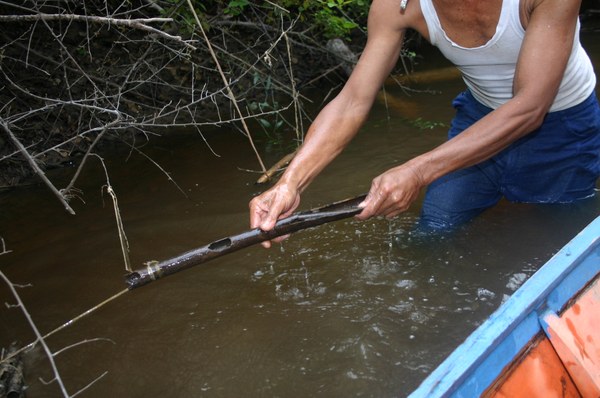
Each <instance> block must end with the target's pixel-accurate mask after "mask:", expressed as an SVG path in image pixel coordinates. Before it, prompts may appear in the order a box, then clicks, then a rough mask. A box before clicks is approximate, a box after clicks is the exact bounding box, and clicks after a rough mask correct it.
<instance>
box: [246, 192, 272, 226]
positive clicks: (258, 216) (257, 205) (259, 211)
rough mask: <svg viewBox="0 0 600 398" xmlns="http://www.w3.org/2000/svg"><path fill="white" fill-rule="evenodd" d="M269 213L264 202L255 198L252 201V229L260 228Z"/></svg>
mask: <svg viewBox="0 0 600 398" xmlns="http://www.w3.org/2000/svg"><path fill="white" fill-rule="evenodd" d="M267 213H268V208H266V206H265V205H264V202H263V201H262V200H259V199H256V198H255V199H253V200H252V201H250V228H258V227H259V226H260V224H261V223H262V221H263V219H264V217H265V215H266V214H267Z"/></svg>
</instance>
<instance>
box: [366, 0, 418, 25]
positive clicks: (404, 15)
mask: <svg viewBox="0 0 600 398" xmlns="http://www.w3.org/2000/svg"><path fill="white" fill-rule="evenodd" d="M400 1H401V0H373V2H372V4H371V8H370V11H369V26H368V27H369V33H372V32H376V31H380V30H384V31H388V32H397V33H404V31H406V30H407V29H414V30H417V31H419V32H420V33H423V30H424V29H423V27H425V26H426V25H425V20H424V19H423V14H422V12H421V6H420V0H409V1H408V2H407V7H406V9H405V10H401V9H400Z"/></svg>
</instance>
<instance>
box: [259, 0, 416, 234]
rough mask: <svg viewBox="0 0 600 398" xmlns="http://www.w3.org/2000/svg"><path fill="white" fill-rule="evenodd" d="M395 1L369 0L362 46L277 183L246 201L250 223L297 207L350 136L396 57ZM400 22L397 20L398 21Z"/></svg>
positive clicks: (271, 220) (263, 224) (400, 33)
mask: <svg viewBox="0 0 600 398" xmlns="http://www.w3.org/2000/svg"><path fill="white" fill-rule="evenodd" d="M399 14H400V12H399V6H398V3H397V1H396V0H375V1H374V2H373V4H372V6H371V9H370V12H369V22H368V30H369V37H368V40H367V45H366V47H365V49H364V51H363V53H362V55H361V57H360V59H359V61H358V63H357V65H356V67H355V69H354V71H353V73H352V75H351V76H350V78H349V79H348V82H347V83H346V84H345V86H344V88H343V89H342V91H341V92H340V94H339V95H337V96H336V98H335V99H334V100H332V101H331V102H330V103H329V104H328V105H327V106H326V107H325V108H323V110H322V111H321V112H320V113H319V115H318V116H317V118H316V119H315V121H314V122H313V123H312V125H311V126H310V128H309V130H308V132H307V135H306V139H305V142H304V144H303V145H302V147H301V148H300V150H299V152H298V154H297V155H296V156H295V158H294V160H293V161H292V162H291V163H290V165H289V166H288V168H287V170H286V172H285V173H284V174H283V176H282V177H281V179H280V180H279V182H278V183H277V184H276V185H275V186H274V187H273V188H271V189H270V190H268V191H267V192H265V193H263V194H262V195H260V196H257V197H256V198H254V199H253V200H252V202H250V224H251V226H252V227H260V228H262V229H263V230H269V229H271V228H273V226H274V224H275V222H276V221H277V219H278V218H281V217H285V216H287V215H289V214H291V212H292V211H293V210H294V209H295V208H296V207H297V206H298V203H299V195H300V193H302V192H303V191H304V189H306V187H307V186H308V185H309V184H310V182H311V181H312V180H313V179H314V178H315V177H316V176H317V175H318V174H319V172H321V171H322V170H323V169H324V168H325V166H327V164H329V163H330V162H331V161H332V160H333V159H334V158H335V157H336V156H337V155H338V154H339V153H340V152H341V151H342V149H343V148H344V147H345V146H346V145H347V144H348V142H350V140H351V139H352V138H353V137H354V136H355V135H356V133H357V132H358V130H359V128H360V127H361V125H362V124H363V123H364V122H365V120H366V119H367V116H368V113H369V111H370V109H371V106H372V104H373V101H374V99H375V96H376V94H377V92H378V91H379V90H380V88H381V86H382V84H383V81H384V80H385V78H386V77H387V76H388V74H389V73H390V71H391V69H392V68H393V67H394V65H395V64H396V62H397V59H398V56H399V54H400V50H401V46H402V40H403V37H404V29H405V27H404V26H401V25H400V24H399V21H402V19H403V18H404V16H400V17H399ZM400 23H401V22H400Z"/></svg>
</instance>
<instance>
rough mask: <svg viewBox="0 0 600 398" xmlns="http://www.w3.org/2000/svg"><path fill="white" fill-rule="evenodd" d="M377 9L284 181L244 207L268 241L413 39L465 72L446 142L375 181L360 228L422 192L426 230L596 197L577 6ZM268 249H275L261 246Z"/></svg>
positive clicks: (483, 2)
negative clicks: (498, 208) (505, 203)
mask: <svg viewBox="0 0 600 398" xmlns="http://www.w3.org/2000/svg"><path fill="white" fill-rule="evenodd" d="M400 1H401V0H374V1H373V3H372V6H371V9H370V12H369V21H368V32H369V36H368V40H367V44H366V47H365V49H364V51H363V54H362V56H361V57H360V59H359V61H358V63H357V65H356V67H355V69H354V71H353V73H352V75H351V76H350V78H349V79H348V82H347V83H346V85H345V86H344V88H343V89H342V91H341V92H340V94H339V95H338V96H337V97H336V98H335V99H334V100H333V101H331V102H330V103H329V104H328V105H327V106H326V107H325V108H323V110H322V111H321V112H320V113H319V115H318V116H317V118H316V119H315V121H314V122H313V124H312V125H311V126H310V128H309V130H308V133H307V135H306V140H305V142H304V144H303V145H302V147H301V148H300V150H299V152H298V154H297V155H296V157H295V159H294V160H293V161H292V162H291V163H290V165H289V166H288V168H287V170H286V172H285V173H284V174H283V175H282V177H281V179H280V180H279V181H278V182H277V184H276V185H274V186H273V187H272V188H271V189H269V190H268V191H266V192H265V193H263V194H261V195H259V196H257V197H256V198H254V199H253V200H252V201H251V202H250V224H251V226H252V227H260V228H261V229H263V230H269V229H271V228H272V227H273V226H274V224H275V222H276V221H277V219H278V218H283V217H286V216H289V215H290V214H291V213H292V212H293V211H294V210H295V209H296V208H297V206H298V204H299V202H300V194H301V192H302V191H303V190H304V189H305V188H306V187H307V186H308V184H309V183H310V182H311V181H312V180H313V179H314V178H315V177H316V176H317V174H318V173H319V172H320V171H321V170H323V168H324V167H325V166H326V165H327V164H328V163H329V162H330V161H331V160H332V159H333V158H334V157H335V156H336V155H338V154H339V153H340V152H341V151H342V149H343V148H344V147H345V146H346V145H347V144H348V142H349V141H350V140H351V139H352V137H353V136H354V135H355V134H356V133H357V131H358V130H359V128H360V126H361V125H362V123H363V122H364V121H365V119H366V118H367V115H368V113H369V110H370V108H371V106H372V104H373V102H374V99H375V96H376V94H377V92H378V90H379V88H380V87H381V86H382V84H383V82H384V79H385V78H386V76H387V75H388V74H389V73H390V71H391V69H392V68H393V67H394V66H395V64H396V62H397V59H398V56H399V54H400V50H401V47H402V42H403V38H404V35H405V31H406V30H407V29H408V28H412V29H414V30H416V31H418V32H419V33H420V34H421V35H422V36H423V37H424V38H426V39H427V40H429V41H430V42H431V43H432V44H434V45H435V46H437V47H439V48H440V50H441V51H442V53H443V54H444V55H445V56H446V57H447V58H448V59H450V60H451V61H452V62H453V63H454V64H456V66H457V67H458V68H459V69H460V70H461V71H462V73H463V77H464V80H465V83H466V84H467V88H468V90H467V91H466V92H465V93H463V94H461V95H459V96H458V97H457V98H456V99H455V101H454V102H453V105H454V107H455V108H456V112H457V113H456V117H455V119H454V120H453V122H452V125H451V128H450V132H449V140H448V141H447V142H446V143H444V144H442V145H440V146H438V147H437V148H435V149H433V150H431V151H429V152H427V153H425V154H423V155H420V156H417V157H415V158H413V159H411V160H409V161H408V162H406V163H404V164H402V165H399V166H397V167H394V168H392V169H390V170H388V171H386V172H385V173H383V174H381V175H380V176H378V177H377V178H375V179H374V180H373V182H372V184H371V188H370V191H369V193H368V195H367V198H366V199H365V201H364V202H363V203H362V204H361V206H362V207H364V209H363V210H362V212H361V213H360V214H359V215H358V216H357V217H358V218H359V219H367V218H369V217H373V216H385V217H394V216H396V215H398V214H399V213H401V212H403V211H405V210H406V209H407V208H408V207H409V205H410V204H411V203H412V202H413V201H414V200H415V199H416V197H417V196H418V193H419V191H420V190H421V189H422V188H424V187H426V186H428V190H427V194H426V197H425V201H424V203H423V210H422V216H421V219H422V221H421V222H422V223H423V224H424V225H427V226H431V227H433V228H447V227H452V226H455V225H458V224H460V223H463V222H465V221H466V220H468V219H470V218H472V217H473V216H474V215H476V214H478V213H479V212H481V211H483V210H484V209H486V208H488V207H490V206H493V205H494V204H496V203H497V202H498V200H499V199H500V198H501V197H502V196H505V197H506V198H507V199H509V200H512V201H519V202H534V203H557V202H561V203H562V202H572V201H575V200H579V199H583V198H586V197H589V196H591V195H593V194H594V192H595V184H596V180H597V178H598V176H599V175H600V109H599V107H598V103H597V100H596V97H595V93H594V88H595V82H596V79H595V75H594V72H593V68H592V64H591V62H590V60H589V57H588V56H587V55H586V54H585V52H584V50H583V49H582V48H581V45H580V43H579V22H578V12H579V7H580V1H575V0H462V1H460V2H457V1H455V0H411V1H409V2H408V4H407V7H406V8H405V9H401V8H400ZM264 245H265V246H266V247H268V246H270V242H266V243H265V244H264Z"/></svg>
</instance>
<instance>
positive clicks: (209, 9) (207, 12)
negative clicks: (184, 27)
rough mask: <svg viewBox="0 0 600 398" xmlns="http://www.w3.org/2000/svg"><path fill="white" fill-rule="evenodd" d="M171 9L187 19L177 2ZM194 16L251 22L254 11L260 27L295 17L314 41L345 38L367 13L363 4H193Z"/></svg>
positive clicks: (291, 0) (357, 0) (245, 0)
mask: <svg viewBox="0 0 600 398" xmlns="http://www.w3.org/2000/svg"><path fill="white" fill-rule="evenodd" d="M171 3H172V4H173V5H172V9H171V10H167V12H171V11H173V9H177V10H178V11H182V13H181V14H180V16H181V18H182V19H183V20H184V21H186V20H188V19H189V15H188V14H189V12H188V11H187V10H185V7H181V5H182V4H181V3H182V2H181V1H175V0H171ZM194 5H195V6H196V7H197V8H198V12H199V13H201V14H203V16H204V18H205V19H206V20H208V19H210V18H211V17H214V16H218V15H224V16H226V17H229V18H240V19H254V18H255V15H256V14H257V13H256V10H257V9H260V11H261V12H260V14H261V15H262V16H263V18H264V21H263V22H264V23H266V24H271V23H272V22H274V21H275V22H277V21H278V20H279V18H280V17H281V15H282V14H287V15H288V16H294V17H296V16H298V17H299V20H300V21H301V22H302V23H303V24H305V25H306V26H309V27H311V28H313V32H312V34H313V35H316V38H318V36H319V35H322V36H323V37H324V38H332V37H342V38H348V37H349V36H350V34H351V33H352V31H353V30H354V29H357V28H358V29H363V27H364V25H365V22H366V17H367V14H368V11H369V2H368V1H366V0H317V1H314V0H313V1H309V0H281V1H278V2H263V1H251V0H229V1H228V2H222V1H202V2H201V1H198V0H196V1H194Z"/></svg>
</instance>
